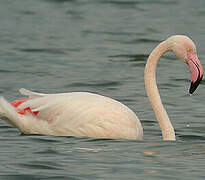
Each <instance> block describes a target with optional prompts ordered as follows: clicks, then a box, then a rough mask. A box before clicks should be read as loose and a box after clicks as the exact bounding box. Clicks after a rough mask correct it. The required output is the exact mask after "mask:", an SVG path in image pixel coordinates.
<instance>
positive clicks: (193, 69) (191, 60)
mask: <svg viewBox="0 0 205 180" xmlns="http://www.w3.org/2000/svg"><path fill="white" fill-rule="evenodd" d="M187 56H188V58H187V64H188V66H189V69H190V73H191V86H190V89H189V93H190V94H193V92H194V91H195V90H196V89H197V87H198V86H199V84H200V82H201V80H202V78H203V74H204V70H203V67H202V65H201V63H200V61H199V59H198V56H197V54H196V52H193V51H189V52H188V53H187Z"/></svg>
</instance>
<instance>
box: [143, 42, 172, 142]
mask: <svg viewBox="0 0 205 180" xmlns="http://www.w3.org/2000/svg"><path fill="white" fill-rule="evenodd" d="M167 51H168V48H167V46H166V41H164V42H162V43H160V44H159V45H158V46H157V47H156V48H155V49H154V50H153V51H152V53H151V54H150V56H149V58H148V60H147V64H146V67H145V89H146V92H147V95H148V98H149V100H150V103H151V105H152V108H153V110H154V112H155V115H156V118H157V121H158V123H159V125H160V128H161V131H162V137H163V139H164V140H175V132H174V129H173V126H172V124H171V122H170V120H169V117H168V115H167V112H166V110H165V109H164V107H163V105H162V101H161V98H160V95H159V91H158V88H157V84H156V67H157V63H158V61H159V59H160V57H161V56H162V55H163V54H164V53H165V52H167Z"/></svg>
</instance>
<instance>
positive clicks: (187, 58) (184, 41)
mask: <svg viewBox="0 0 205 180" xmlns="http://www.w3.org/2000/svg"><path fill="white" fill-rule="evenodd" d="M166 41H167V45H168V50H171V51H173V52H174V53H175V54H176V56H177V57H178V58H179V59H180V60H182V61H183V62H185V63H186V64H187V65H188V66H189V69H190V73H191V86H190V89H189V93H190V94H193V92H194V91H195V90H196V89H197V87H198V86H199V84H200V82H201V80H202V78H203V73H204V70H203V67H202V65H201V63H200V61H199V59H198V56H197V52H196V46H195V44H194V42H193V41H192V40H191V39H190V38H188V37H187V36H184V35H175V36H171V37H170V38H168V39H167V40H166Z"/></svg>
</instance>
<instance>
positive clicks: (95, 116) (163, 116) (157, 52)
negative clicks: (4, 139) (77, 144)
mask: <svg viewBox="0 0 205 180" xmlns="http://www.w3.org/2000/svg"><path fill="white" fill-rule="evenodd" d="M167 51H172V52H174V53H175V54H176V56H177V57H178V58H179V59H181V60H182V61H183V62H185V63H186V64H188V66H189V68H190V73H191V86H190V90H189V93H190V94H192V93H193V92H194V91H195V90H196V88H197V87H198V85H199V83H200V81H201V80H202V77H203V68H202V66H201V64H200V61H199V59H198V57H197V53H196V47H195V45H194V43H193V42H192V40H191V39H190V38H188V37H187V36H184V35H175V36H171V37H169V38H168V39H167V40H165V41H163V42H161V43H160V44H159V45H158V46H157V47H156V48H155V49H154V50H153V51H152V53H151V54H150V55H149V58H148V60H147V63H146V67H145V88H146V92H147V95H148V98H149V100H150V103H151V105H152V108H153V110H154V112H155V115H156V118H157V121H158V123H159V125H160V128H161V131H162V137H163V139H164V140H175V132H174V129H173V126H172V124H171V122H170V120H169V117H168V115H167V112H166V110H165V109H164V107H163V105H162V102H161V98H160V95H159V92H158V88H157V84H156V77H155V72H156V66H157V62H158V61H159V59H160V57H161V56H162V55H163V54H164V53H166V52H167ZM20 92H21V93H22V94H23V95H26V96H29V97H28V98H22V99H18V100H15V101H12V102H10V103H9V102H7V101H6V100H5V99H4V98H3V97H1V98H0V117H1V118H2V119H3V120H5V121H7V122H8V123H9V124H11V125H13V126H15V127H17V128H18V129H19V130H20V131H21V132H23V133H24V134H44V135H54V136H76V137H93V138H111V139H114V138H123V139H142V137H143V129H142V125H141V123H140V121H139V119H138V118H137V116H136V115H135V113H134V112H133V111H132V110H130V109H129V108H128V107H127V106H125V105H123V104H122V103H120V102H118V101H116V100H113V99H111V98H109V97H105V96H101V95H97V94H93V93H88V92H71V93H60V94H42V93H36V92H32V91H29V90H26V89H20Z"/></svg>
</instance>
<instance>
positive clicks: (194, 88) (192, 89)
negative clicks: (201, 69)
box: [189, 75, 203, 94]
mask: <svg viewBox="0 0 205 180" xmlns="http://www.w3.org/2000/svg"><path fill="white" fill-rule="evenodd" d="M202 78H203V75H202V76H201V77H200V78H198V79H197V80H196V81H195V82H191V86H190V88H189V94H193V93H194V91H195V90H196V89H197V87H198V86H199V84H200V82H201V80H202Z"/></svg>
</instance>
